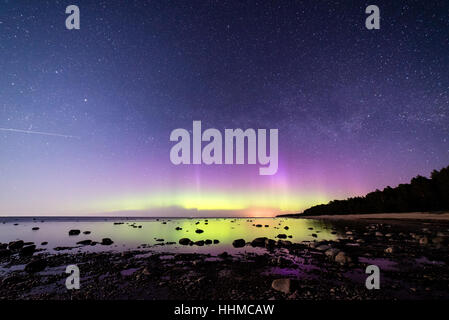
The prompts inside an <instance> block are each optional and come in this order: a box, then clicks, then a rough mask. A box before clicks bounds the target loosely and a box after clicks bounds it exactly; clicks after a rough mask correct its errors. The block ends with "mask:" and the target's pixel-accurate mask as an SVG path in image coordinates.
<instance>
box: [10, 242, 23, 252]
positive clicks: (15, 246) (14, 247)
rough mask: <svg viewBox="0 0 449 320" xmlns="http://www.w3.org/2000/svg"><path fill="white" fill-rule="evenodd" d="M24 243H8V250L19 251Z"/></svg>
mask: <svg viewBox="0 0 449 320" xmlns="http://www.w3.org/2000/svg"><path fill="white" fill-rule="evenodd" d="M23 245H24V242H23V241H22V240H17V241H12V242H10V243H9V245H8V248H9V250H13V251H14V250H19V249H21V248H22V247H23Z"/></svg>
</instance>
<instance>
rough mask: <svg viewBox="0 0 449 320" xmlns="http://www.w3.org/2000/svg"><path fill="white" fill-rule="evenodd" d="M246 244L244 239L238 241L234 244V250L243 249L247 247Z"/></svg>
mask: <svg viewBox="0 0 449 320" xmlns="http://www.w3.org/2000/svg"><path fill="white" fill-rule="evenodd" d="M245 244H246V242H245V240H244V239H237V240H234V241H233V242H232V245H233V246H234V248H242V247H244V246H245Z"/></svg>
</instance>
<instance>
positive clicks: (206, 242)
mask: <svg viewBox="0 0 449 320" xmlns="http://www.w3.org/2000/svg"><path fill="white" fill-rule="evenodd" d="M204 243H205V244H212V240H210V239H207V240H206V241H204Z"/></svg>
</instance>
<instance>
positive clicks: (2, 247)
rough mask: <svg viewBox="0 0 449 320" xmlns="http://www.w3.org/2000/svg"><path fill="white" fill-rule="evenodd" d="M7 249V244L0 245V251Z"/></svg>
mask: <svg viewBox="0 0 449 320" xmlns="http://www.w3.org/2000/svg"><path fill="white" fill-rule="evenodd" d="M6 248H8V244H7V243H0V250H2V249H6Z"/></svg>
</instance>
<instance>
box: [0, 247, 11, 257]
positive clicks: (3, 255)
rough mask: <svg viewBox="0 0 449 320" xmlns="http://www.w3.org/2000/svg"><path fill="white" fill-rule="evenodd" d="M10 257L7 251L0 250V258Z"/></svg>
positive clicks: (9, 252)
mask: <svg viewBox="0 0 449 320" xmlns="http://www.w3.org/2000/svg"><path fill="white" fill-rule="evenodd" d="M10 255H11V251H9V250H8V249H0V258H4V257H9V256H10Z"/></svg>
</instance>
